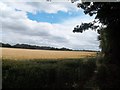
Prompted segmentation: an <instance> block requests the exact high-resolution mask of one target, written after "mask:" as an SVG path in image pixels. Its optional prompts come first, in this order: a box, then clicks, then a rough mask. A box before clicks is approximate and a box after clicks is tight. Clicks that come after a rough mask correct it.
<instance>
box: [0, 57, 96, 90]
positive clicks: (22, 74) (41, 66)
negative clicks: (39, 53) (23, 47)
mask: <svg viewBox="0 0 120 90" xmlns="http://www.w3.org/2000/svg"><path fill="white" fill-rule="evenodd" d="M2 63H3V66H2V68H3V70H2V74H3V78H2V79H3V80H2V81H3V89H5V88H46V89H50V90H56V89H57V90H62V89H69V90H70V89H76V90H78V89H80V90H84V89H87V88H89V90H91V89H92V88H93V87H92V86H91V82H90V80H91V78H92V77H93V75H94V71H95V69H96V59H95V58H89V59H87V58H86V59H69V60H68V59H65V60H21V61H15V60H5V59H4V60H3V62H2ZM86 84H87V85H86ZM89 85H90V86H89ZM87 86H89V87H87Z"/></svg>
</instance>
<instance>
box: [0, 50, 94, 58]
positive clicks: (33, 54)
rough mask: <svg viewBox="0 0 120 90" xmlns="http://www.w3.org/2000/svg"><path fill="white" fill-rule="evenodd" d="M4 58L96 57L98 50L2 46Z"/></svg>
mask: <svg viewBox="0 0 120 90" xmlns="http://www.w3.org/2000/svg"><path fill="white" fill-rule="evenodd" d="M0 49H1V51H2V58H4V59H13V60H30V59H68V58H85V57H94V56H95V55H96V52H83V51H82V52H80V51H79V52H78V51H53V50H32V49H16V48H0Z"/></svg>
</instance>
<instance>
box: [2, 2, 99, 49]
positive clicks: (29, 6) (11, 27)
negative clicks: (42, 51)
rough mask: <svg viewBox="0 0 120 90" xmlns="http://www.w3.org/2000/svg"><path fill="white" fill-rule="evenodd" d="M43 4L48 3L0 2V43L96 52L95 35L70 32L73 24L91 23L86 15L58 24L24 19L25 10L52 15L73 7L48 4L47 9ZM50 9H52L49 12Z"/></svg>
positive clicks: (25, 16) (91, 32) (96, 42)
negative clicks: (0, 26)
mask: <svg viewBox="0 0 120 90" xmlns="http://www.w3.org/2000/svg"><path fill="white" fill-rule="evenodd" d="M18 4H19V5H18ZM22 4H23V5H22ZM46 5H48V4H45V3H44V4H43V3H39V4H38V5H37V3H25V2H23V3H21V4H20V3H16V2H15V3H0V6H2V10H1V11H2V14H1V15H0V21H2V41H3V42H5V43H12V44H16V43H28V44H36V45H47V46H54V47H67V48H73V49H93V50H98V45H99V42H98V41H97V33H96V32H94V31H85V32H84V33H82V34H81V33H73V32H72V29H73V28H74V26H75V25H77V24H80V23H81V22H88V21H91V20H92V19H93V18H90V17H88V16H85V17H81V16H80V17H73V18H72V19H68V20H65V21H64V22H63V23H60V24H51V23H47V22H36V21H32V20H30V19H28V18H27V12H28V11H29V12H35V10H36V11H42V10H43V11H45V12H47V13H56V12H57V11H59V10H61V11H65V12H67V11H69V10H72V9H73V8H76V7H75V6H74V7H73V6H71V5H69V4H68V3H67V4H66V3H63V4H62V3H60V4H57V3H52V4H51V5H52V6H50V5H49V6H48V7H47V6H46ZM53 6H54V7H56V8H55V9H53ZM45 7H46V8H45ZM61 7H62V8H61ZM37 8H38V9H37ZM48 8H49V9H48ZM15 9H19V10H22V11H17V10H15ZM52 9H53V10H52ZM73 10H77V9H73ZM0 33H1V32H0Z"/></svg>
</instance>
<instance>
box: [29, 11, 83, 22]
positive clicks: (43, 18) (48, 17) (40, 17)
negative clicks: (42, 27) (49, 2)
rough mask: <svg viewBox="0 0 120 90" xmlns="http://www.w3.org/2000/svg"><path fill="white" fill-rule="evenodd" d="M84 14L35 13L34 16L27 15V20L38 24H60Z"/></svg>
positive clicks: (79, 12)
mask: <svg viewBox="0 0 120 90" xmlns="http://www.w3.org/2000/svg"><path fill="white" fill-rule="evenodd" d="M83 15H84V14H83V13H82V12H81V11H80V10H79V11H69V12H63V11H58V12H57V13H46V12H37V13H36V14H33V13H29V12H28V13H27V16H28V18H29V19H31V20H34V21H38V22H48V23H62V22H63V21H64V20H67V19H70V18H74V17H78V16H83Z"/></svg>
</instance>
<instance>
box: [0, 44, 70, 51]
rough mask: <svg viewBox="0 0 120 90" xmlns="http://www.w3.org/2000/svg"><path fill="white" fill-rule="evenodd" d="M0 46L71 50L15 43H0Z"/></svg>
mask: <svg viewBox="0 0 120 90" xmlns="http://www.w3.org/2000/svg"><path fill="white" fill-rule="evenodd" d="M0 47H8V48H23V49H36V50H62V51H72V49H68V48H64V47H62V48H55V47H49V46H36V45H28V44H15V45H10V44H8V43H6V44H5V43H0Z"/></svg>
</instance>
